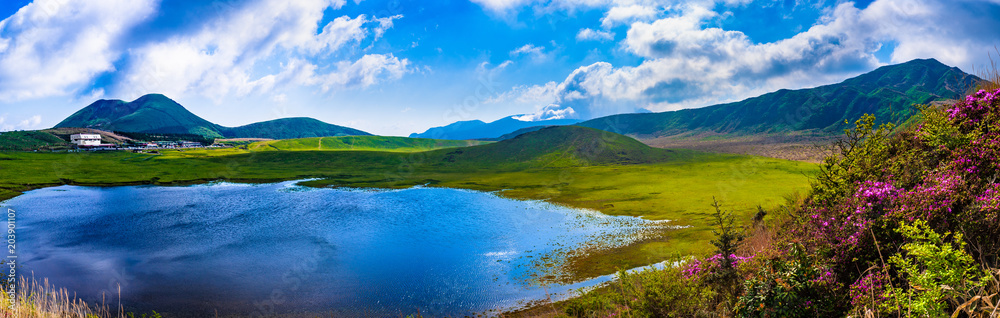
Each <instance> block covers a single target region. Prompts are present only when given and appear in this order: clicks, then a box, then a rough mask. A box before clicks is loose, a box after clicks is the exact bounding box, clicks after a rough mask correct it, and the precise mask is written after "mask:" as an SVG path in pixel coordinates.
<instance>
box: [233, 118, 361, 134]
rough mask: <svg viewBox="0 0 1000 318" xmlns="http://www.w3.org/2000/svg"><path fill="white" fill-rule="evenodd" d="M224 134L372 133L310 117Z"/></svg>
mask: <svg viewBox="0 0 1000 318" xmlns="http://www.w3.org/2000/svg"><path fill="white" fill-rule="evenodd" d="M222 134H223V135H224V136H226V138H270V139H293V138H311V137H326V136H356V135H363V136H367V135H371V134H369V133H366V132H363V131H360V130H357V129H354V128H347V127H343V126H337V125H331V124H327V123H324V122H322V121H319V120H316V119H313V118H308V117H294V118H281V119H275V120H269V121H263V122H259V123H253V124H249V125H245V126H240V127H235V128H225V129H223V131H222Z"/></svg>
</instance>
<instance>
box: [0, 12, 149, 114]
mask: <svg viewBox="0 0 1000 318" xmlns="http://www.w3.org/2000/svg"><path fill="white" fill-rule="evenodd" d="M156 3H157V1H155V0H106V1H82V0H79V1H73V0H48V1H43V0H40V1H35V2H33V3H30V4H28V5H27V6H25V7H23V8H21V9H20V10H18V12H17V13H15V14H14V15H13V16H11V17H9V18H7V19H4V20H3V21H2V22H0V100H7V101H12V100H23V99H29V98H36V97H45V96H52V95H65V94H70V93H73V92H76V91H78V90H80V89H81V87H82V86H84V85H86V84H89V82H90V81H92V80H93V78H94V77H96V76H97V75H99V74H101V73H104V72H109V71H114V70H115V67H114V65H113V62H114V61H115V60H117V58H118V56H119V55H120V54H121V52H120V50H118V49H117V46H118V42H119V41H120V39H121V37H122V36H123V35H124V34H125V33H127V31H128V29H129V28H131V27H132V26H134V25H136V24H137V23H139V22H142V21H144V20H146V19H147V18H148V17H150V15H151V14H152V13H153V12H154V10H155V8H154V7H155V5H156Z"/></svg>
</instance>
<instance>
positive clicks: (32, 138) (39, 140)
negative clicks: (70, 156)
mask: <svg viewBox="0 0 1000 318" xmlns="http://www.w3.org/2000/svg"><path fill="white" fill-rule="evenodd" d="M68 146H69V142H67V141H65V140H63V139H62V138H59V137H58V136H56V135H53V134H50V133H47V132H42V131H5V132H0V151H11V150H13V151H31V150H36V149H45V148H50V149H51V148H64V147H68Z"/></svg>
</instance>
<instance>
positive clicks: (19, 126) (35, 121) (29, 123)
mask: <svg viewBox="0 0 1000 318" xmlns="http://www.w3.org/2000/svg"><path fill="white" fill-rule="evenodd" d="M41 125H42V115H34V116H30V117H28V118H25V119H24V120H21V121H20V122H18V123H16V124H12V123H8V122H7V115H6V114H4V115H0V131H11V130H34V129H39V128H42V126H41Z"/></svg>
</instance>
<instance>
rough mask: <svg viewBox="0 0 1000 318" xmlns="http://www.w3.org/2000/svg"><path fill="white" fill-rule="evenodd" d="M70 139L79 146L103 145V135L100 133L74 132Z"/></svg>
mask: <svg viewBox="0 0 1000 318" xmlns="http://www.w3.org/2000/svg"><path fill="white" fill-rule="evenodd" d="M69 140H70V141H71V142H73V143H74V144H76V145H77V146H100V145H101V135H98V134H74V135H70V136H69Z"/></svg>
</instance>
